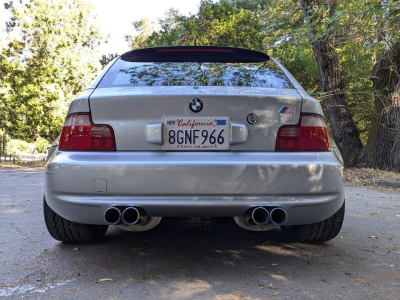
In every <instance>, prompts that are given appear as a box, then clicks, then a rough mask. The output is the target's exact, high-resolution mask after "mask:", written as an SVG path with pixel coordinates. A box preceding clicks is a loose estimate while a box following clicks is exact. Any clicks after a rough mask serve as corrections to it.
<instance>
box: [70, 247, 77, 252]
mask: <svg viewBox="0 0 400 300" xmlns="http://www.w3.org/2000/svg"><path fill="white" fill-rule="evenodd" d="M71 251H79V248H78V247H75V248H74V249H71Z"/></svg>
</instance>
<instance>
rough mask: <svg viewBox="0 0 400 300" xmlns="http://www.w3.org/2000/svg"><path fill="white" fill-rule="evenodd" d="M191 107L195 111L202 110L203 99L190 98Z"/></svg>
mask: <svg viewBox="0 0 400 300" xmlns="http://www.w3.org/2000/svg"><path fill="white" fill-rule="evenodd" d="M189 108H190V110H191V111H192V112H194V113H198V112H201V110H202V109H203V101H201V100H200V99H197V98H194V99H192V100H190V102H189Z"/></svg>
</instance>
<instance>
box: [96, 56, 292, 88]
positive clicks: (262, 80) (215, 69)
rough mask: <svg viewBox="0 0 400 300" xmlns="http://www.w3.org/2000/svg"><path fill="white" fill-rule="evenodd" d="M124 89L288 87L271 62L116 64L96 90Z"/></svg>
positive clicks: (278, 69)
mask: <svg viewBox="0 0 400 300" xmlns="http://www.w3.org/2000/svg"><path fill="white" fill-rule="evenodd" d="M126 86H244V87H267V88H292V85H291V83H290V81H289V80H288V78H287V77H286V75H285V74H284V73H283V72H282V70H281V69H280V68H279V67H278V66H277V65H276V64H275V63H274V62H273V61H270V60H269V61H266V62H261V63H214V62H213V63H197V62H153V63H152V62H144V63H142V62H126V61H123V60H121V59H120V60H119V61H117V62H116V63H115V64H114V65H113V67H112V68H111V69H110V70H109V71H108V72H107V74H106V75H105V76H104V78H103V79H102V81H101V82H100V85H99V87H100V88H102V87H126Z"/></svg>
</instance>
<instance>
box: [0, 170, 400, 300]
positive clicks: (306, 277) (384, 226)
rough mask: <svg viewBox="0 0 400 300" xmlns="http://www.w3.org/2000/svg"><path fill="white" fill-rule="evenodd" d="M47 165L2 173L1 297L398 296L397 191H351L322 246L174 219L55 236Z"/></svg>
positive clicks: (225, 224)
mask: <svg viewBox="0 0 400 300" xmlns="http://www.w3.org/2000/svg"><path fill="white" fill-rule="evenodd" d="M43 174H44V173H43V170H42V168H0V237H1V239H0V266H1V267H0V298H1V297H4V298H15V299H22V298H29V299H126V298H128V299H137V298H141V299H266V298H268V299H270V298H272V299H400V271H399V266H400V246H399V245H400V243H399V242H400V238H399V232H400V222H399V221H400V192H398V191H382V190H369V189H363V188H358V187H348V188H347V192H346V194H347V197H346V198H347V200H346V201H347V202H346V217H345V224H344V227H343V229H342V231H341V233H340V234H339V235H340V236H339V237H337V238H336V239H334V240H332V241H330V242H327V243H324V244H321V245H313V244H286V243H282V242H281V241H280V238H279V230H272V231H269V232H266V233H265V232H264V233H255V232H248V231H245V230H242V229H241V228H239V227H237V226H236V225H235V224H234V223H233V221H232V220H231V219H219V220H218V223H217V227H216V228H214V229H212V230H209V231H177V230H175V229H174V227H173V226H172V221H171V220H168V219H167V220H163V221H162V222H161V224H160V225H159V226H158V227H156V228H155V229H153V230H151V231H148V232H143V233H130V232H124V231H121V230H119V229H118V228H116V227H110V228H109V231H108V233H107V235H106V239H105V241H104V242H102V243H99V244H93V245H85V244H78V245H71V244H64V243H60V242H57V241H55V240H53V239H52V238H51V237H50V235H49V234H48V233H47V230H46V228H45V225H44V221H43V216H42V195H43Z"/></svg>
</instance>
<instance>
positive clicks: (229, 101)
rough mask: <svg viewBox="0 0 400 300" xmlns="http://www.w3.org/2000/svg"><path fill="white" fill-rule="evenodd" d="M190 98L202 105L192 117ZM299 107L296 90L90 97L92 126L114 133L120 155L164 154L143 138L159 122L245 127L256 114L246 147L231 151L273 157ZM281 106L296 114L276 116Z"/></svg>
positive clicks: (159, 91)
mask: <svg viewBox="0 0 400 300" xmlns="http://www.w3.org/2000/svg"><path fill="white" fill-rule="evenodd" d="M194 97H199V98H201V100H202V101H203V102H204V108H203V110H202V111H201V112H199V113H196V114H195V113H193V112H191V111H190V110H189V106H188V105H187V104H188V100H190V99H192V98H194ZM301 103H302V98H301V97H300V95H299V94H298V93H297V91H296V90H293V89H274V88H257V87H254V88H249V87H223V86H220V87H212V86H210V87H200V88H199V89H193V87H190V86H187V87H185V86H155V87H132V88H99V89H96V90H95V91H94V92H93V94H92V95H91V96H90V109H91V114H92V120H93V122H94V123H95V124H108V125H110V126H111V127H112V128H113V130H114V133H115V140H116V145H117V150H119V151H129V150H135V151H163V148H162V146H161V145H155V144H150V143H148V142H147V140H146V135H145V127H146V124H149V123H153V122H161V121H162V117H163V116H167V115H169V116H174V115H175V116H182V117H183V116H190V117H197V116H227V117H230V119H231V121H232V122H238V123H246V122H247V121H246V117H247V115H248V114H249V113H255V114H256V115H257V116H258V122H257V123H256V124H254V125H252V126H249V127H248V132H249V133H248V139H247V142H246V143H241V144H236V145H232V147H231V148H230V151H249V150H250V151H274V150H275V142H276V135H277V132H278V129H279V127H280V126H282V125H294V124H297V123H298V121H299V117H300V111H301ZM282 106H296V114H279V113H278V112H279V110H280V108H281V107H282Z"/></svg>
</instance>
